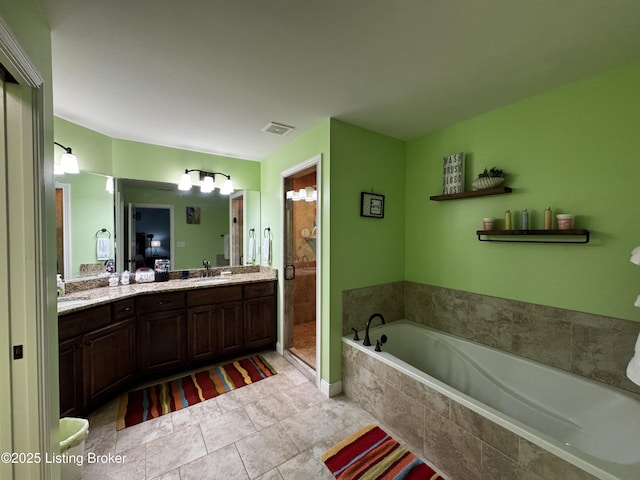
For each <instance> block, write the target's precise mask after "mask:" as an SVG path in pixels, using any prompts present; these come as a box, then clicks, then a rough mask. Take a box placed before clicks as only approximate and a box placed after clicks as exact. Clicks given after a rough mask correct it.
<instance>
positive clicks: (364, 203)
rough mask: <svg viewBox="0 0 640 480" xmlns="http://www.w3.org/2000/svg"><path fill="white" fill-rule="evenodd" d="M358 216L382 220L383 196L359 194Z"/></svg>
mask: <svg viewBox="0 0 640 480" xmlns="http://www.w3.org/2000/svg"><path fill="white" fill-rule="evenodd" d="M360 216H361V217H370V218H384V195H380V194H378V193H371V192H361V193H360Z"/></svg>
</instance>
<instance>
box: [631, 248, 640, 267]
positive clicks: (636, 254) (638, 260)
mask: <svg viewBox="0 0 640 480" xmlns="http://www.w3.org/2000/svg"><path fill="white" fill-rule="evenodd" d="M629 261H630V262H631V263H635V264H636V265H640V247H636V248H634V249H633V250H632V251H631V259H630V260H629Z"/></svg>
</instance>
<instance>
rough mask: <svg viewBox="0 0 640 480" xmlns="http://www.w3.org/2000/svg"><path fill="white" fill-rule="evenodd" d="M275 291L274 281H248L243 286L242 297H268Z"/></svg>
mask: <svg viewBox="0 0 640 480" xmlns="http://www.w3.org/2000/svg"><path fill="white" fill-rule="evenodd" d="M275 293H276V282H260V283H250V284H248V285H245V286H244V298H256V297H268V296H270V295H275Z"/></svg>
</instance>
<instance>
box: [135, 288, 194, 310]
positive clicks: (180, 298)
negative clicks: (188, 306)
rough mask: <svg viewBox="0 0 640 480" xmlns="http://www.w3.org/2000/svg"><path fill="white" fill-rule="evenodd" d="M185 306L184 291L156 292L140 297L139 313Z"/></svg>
mask: <svg viewBox="0 0 640 480" xmlns="http://www.w3.org/2000/svg"><path fill="white" fill-rule="evenodd" d="M184 307H185V295H184V293H183V292H174V293H154V294H152V295H144V296H142V297H140V298H138V313H149V312H159V311H163V310H172V309H176V308H184Z"/></svg>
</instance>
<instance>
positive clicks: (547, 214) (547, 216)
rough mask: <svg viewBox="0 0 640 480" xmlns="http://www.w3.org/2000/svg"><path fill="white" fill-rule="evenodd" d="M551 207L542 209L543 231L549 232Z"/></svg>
mask: <svg viewBox="0 0 640 480" xmlns="http://www.w3.org/2000/svg"><path fill="white" fill-rule="evenodd" d="M551 218H552V217H551V207H547V208H545V209H544V229H545V230H551Z"/></svg>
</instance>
